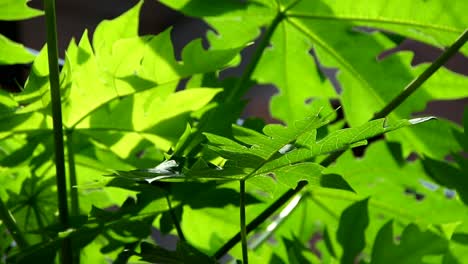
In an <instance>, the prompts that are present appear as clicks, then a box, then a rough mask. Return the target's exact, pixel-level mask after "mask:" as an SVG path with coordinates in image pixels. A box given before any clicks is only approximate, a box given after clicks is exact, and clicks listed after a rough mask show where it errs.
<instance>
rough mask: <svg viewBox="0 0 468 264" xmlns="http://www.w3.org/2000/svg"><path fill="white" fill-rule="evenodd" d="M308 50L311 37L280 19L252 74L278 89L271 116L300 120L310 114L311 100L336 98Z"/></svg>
mask: <svg viewBox="0 0 468 264" xmlns="http://www.w3.org/2000/svg"><path fill="white" fill-rule="evenodd" d="M311 49H312V42H311V41H310V39H307V38H306V37H304V35H303V34H302V33H301V32H300V31H298V30H297V29H296V28H294V27H293V26H291V24H289V23H287V22H281V23H280V24H279V25H278V28H277V30H276V31H275V32H274V33H273V36H272V38H271V47H268V48H267V49H266V50H265V51H264V52H263V54H262V58H261V60H260V62H259V65H258V66H257V68H256V71H255V72H254V73H253V76H252V78H253V79H255V80H257V81H258V82H260V83H270V82H272V83H274V84H275V85H276V87H277V88H278V89H279V94H277V95H275V96H274V97H273V98H272V100H271V102H270V109H271V113H272V116H273V117H275V118H277V119H280V120H283V121H286V122H287V121H289V120H300V119H303V118H305V117H307V116H308V115H310V113H311V110H312V109H311V108H312V107H313V105H312V104H311V103H310V101H311V100H316V99H317V98H334V97H337V95H336V93H335V91H334V89H333V87H332V85H331V83H330V81H329V80H328V79H325V78H323V76H322V75H323V74H322V73H321V72H320V71H321V70H320V69H318V67H317V65H316V63H315V62H314V58H313V57H312V56H310V54H309V50H311ZM272 65H275V67H272ZM298 76H301V77H298Z"/></svg>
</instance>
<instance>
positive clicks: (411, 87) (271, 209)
mask: <svg viewBox="0 0 468 264" xmlns="http://www.w3.org/2000/svg"><path fill="white" fill-rule="evenodd" d="M467 41H468V30H465V31H464V32H463V33H462V34H461V35H460V36H459V37H458V38H457V40H456V41H455V42H454V44H452V45H451V46H450V47H449V48H448V49H446V50H445V51H444V53H442V54H441V55H440V56H439V57H438V58H437V59H436V60H435V61H434V63H433V64H432V65H431V66H430V67H428V68H427V69H426V70H425V71H424V72H423V73H421V74H420V75H419V76H418V77H416V78H415V79H414V80H413V81H412V82H411V83H409V84H408V85H407V86H406V88H405V89H404V90H403V91H402V92H401V93H400V94H399V95H398V96H397V97H395V99H394V100H392V101H391V102H390V103H389V104H388V105H387V106H385V107H384V108H383V109H382V110H381V111H379V112H378V113H376V114H375V115H374V117H373V118H372V119H371V120H375V119H379V118H383V117H385V116H386V115H388V114H389V113H390V112H392V111H393V110H394V109H395V108H397V107H398V106H399V105H400V104H401V103H403V102H404V100H405V99H406V98H408V97H409V96H410V95H411V94H412V93H414V92H415V91H416V90H417V89H418V88H419V87H421V85H422V84H423V83H424V82H425V81H426V80H427V79H429V77H430V76H431V75H432V74H434V72H435V71H436V70H437V69H439V68H440V67H441V66H442V65H443V64H444V63H445V62H447V60H448V59H449V58H450V57H452V56H453V55H455V54H456V53H457V52H458V50H459V49H460V48H461V47H462V46H463V45H464V44H465V43H466V42H467ZM434 64H435V66H434ZM343 153H344V151H338V152H335V153H332V154H330V155H329V156H328V157H326V158H325V159H324V160H323V161H322V162H321V163H320V165H322V166H324V167H328V166H329V165H330V164H332V163H333V162H334V161H335V160H336V159H337V158H338V157H340V156H341V155H342V154H343ZM306 185H307V182H303V181H301V182H299V183H298V184H297V187H296V188H295V189H290V190H288V191H286V192H285V193H284V194H283V195H281V196H280V197H279V198H278V199H277V200H276V201H275V202H273V203H272V204H271V205H270V206H268V207H267V208H266V209H265V210H263V212H261V213H260V214H259V215H258V216H257V217H256V218H255V219H254V220H252V222H250V223H249V224H248V225H247V228H246V229H247V233H249V232H251V231H252V230H254V229H255V228H257V227H258V226H259V225H260V224H262V223H263V222H264V221H265V220H266V219H268V218H269V217H271V215H273V214H274V213H275V212H276V211H277V210H278V209H279V208H280V207H282V206H284V205H285V204H286V203H287V202H288V201H289V200H290V199H291V198H292V197H293V196H295V195H296V194H298V193H299V192H301V191H302V190H303V189H304V187H305V186H306ZM240 239H241V235H240V233H237V234H236V235H234V236H233V237H232V238H231V239H229V240H228V241H227V242H226V243H225V244H224V245H223V246H222V247H221V248H220V249H219V250H218V251H216V253H215V254H214V255H213V256H214V257H215V258H216V259H219V258H221V257H222V256H224V255H225V254H226V253H227V252H229V250H231V248H233V247H234V246H235V245H236V244H237V243H238V242H239V241H240Z"/></svg>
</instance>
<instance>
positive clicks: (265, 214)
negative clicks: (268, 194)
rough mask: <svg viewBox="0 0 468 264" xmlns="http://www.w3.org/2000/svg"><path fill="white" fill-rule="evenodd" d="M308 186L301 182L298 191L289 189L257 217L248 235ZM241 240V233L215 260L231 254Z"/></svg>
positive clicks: (227, 244)
mask: <svg viewBox="0 0 468 264" xmlns="http://www.w3.org/2000/svg"><path fill="white" fill-rule="evenodd" d="M306 185H307V182H306V181H300V182H299V183H298V184H297V187H296V189H289V190H287V191H286V192H285V193H284V194H283V195H281V197H279V198H278V199H277V200H276V201H274V202H273V203H272V204H271V205H270V206H268V207H267V208H266V209H265V210H263V212H261V213H260V214H259V215H258V216H257V217H255V218H254V219H253V220H252V221H251V222H250V223H249V224H248V225H247V226H246V231H247V234H248V233H249V232H251V231H252V230H254V229H256V228H257V227H258V226H260V225H261V224H262V223H263V222H265V221H266V220H267V219H268V218H269V217H270V216H271V215H273V213H275V212H276V210H278V208H280V207H281V206H283V205H284V204H286V203H287V202H288V201H289V199H291V198H292V197H293V196H294V195H296V194H297V193H298V192H300V191H301V190H302V189H303V188H304V187H305V186H306ZM240 240H241V234H240V232H239V233H237V234H235V235H234V236H233V237H232V238H231V239H229V240H228V241H227V242H226V243H225V244H224V245H223V246H222V247H221V248H220V249H218V250H217V251H216V253H215V254H214V255H213V257H214V258H216V259H219V258H221V257H222V256H224V255H225V254H226V253H228V252H229V250H231V249H232V248H233V247H234V246H235V245H236V244H237V243H238V242H239V241H240Z"/></svg>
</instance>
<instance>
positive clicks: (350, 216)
mask: <svg viewBox="0 0 468 264" xmlns="http://www.w3.org/2000/svg"><path fill="white" fill-rule="evenodd" d="M368 203H369V199H365V200H362V201H359V202H356V203H354V204H352V205H351V206H349V207H348V208H346V209H345V210H344V211H343V213H342V214H341V217H340V225H339V227H338V231H337V233H336V238H337V240H338V242H339V243H340V245H341V246H342V248H343V254H342V256H341V263H356V261H357V260H358V259H359V255H360V254H361V252H362V251H363V250H364V247H365V245H366V240H365V231H366V228H367V226H368V225H369V213H368V209H367V208H368Z"/></svg>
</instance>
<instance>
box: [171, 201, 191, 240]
mask: <svg viewBox="0 0 468 264" xmlns="http://www.w3.org/2000/svg"><path fill="white" fill-rule="evenodd" d="M166 201H167V205H168V206H169V214H170V215H171V218H172V222H173V223H174V226H175V228H176V231H177V235H178V236H179V239H180V240H181V241H187V240H186V239H185V235H184V232H183V231H182V227H181V226H180V222H179V219H177V216H176V214H175V212H174V209H173V208H172V204H171V200H170V199H169V196H168V195H166Z"/></svg>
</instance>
